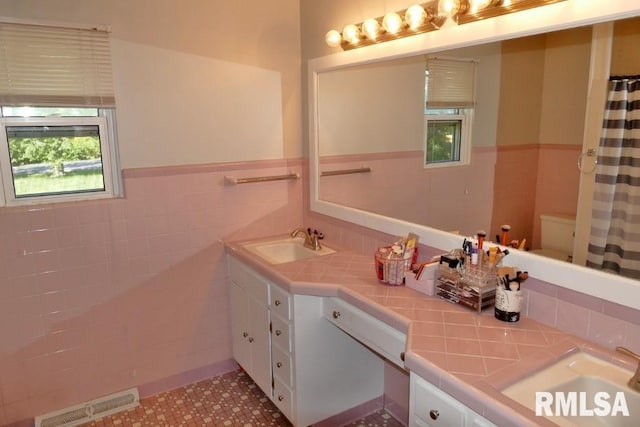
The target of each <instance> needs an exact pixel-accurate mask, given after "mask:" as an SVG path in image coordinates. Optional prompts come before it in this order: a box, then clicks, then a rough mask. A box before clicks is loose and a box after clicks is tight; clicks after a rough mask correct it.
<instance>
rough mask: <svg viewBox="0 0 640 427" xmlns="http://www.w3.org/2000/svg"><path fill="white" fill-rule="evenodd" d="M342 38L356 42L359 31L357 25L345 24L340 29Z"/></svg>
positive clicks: (358, 38) (358, 39) (352, 42)
mask: <svg viewBox="0 0 640 427" xmlns="http://www.w3.org/2000/svg"><path fill="white" fill-rule="evenodd" d="M342 38H343V39H345V40H346V41H348V42H349V43H351V44H356V43H358V42H359V41H360V31H359V30H358V27H356V26H355V25H353V24H349V25H346V26H345V27H344V28H343V30H342Z"/></svg>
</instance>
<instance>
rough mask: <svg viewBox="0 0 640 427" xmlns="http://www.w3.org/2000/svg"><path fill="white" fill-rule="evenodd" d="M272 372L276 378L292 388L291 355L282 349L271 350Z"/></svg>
mask: <svg viewBox="0 0 640 427" xmlns="http://www.w3.org/2000/svg"><path fill="white" fill-rule="evenodd" d="M271 359H272V365H273V366H272V370H273V376H274V378H278V379H280V380H281V381H282V382H283V383H284V384H286V385H287V386H289V387H291V386H292V383H291V377H292V375H291V355H290V354H289V353H288V352H285V351H284V350H282V349H281V348H280V347H275V346H274V347H272V349H271Z"/></svg>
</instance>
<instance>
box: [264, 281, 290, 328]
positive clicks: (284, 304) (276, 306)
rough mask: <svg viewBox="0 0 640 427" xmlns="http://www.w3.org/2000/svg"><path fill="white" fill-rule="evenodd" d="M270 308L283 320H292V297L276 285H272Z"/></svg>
mask: <svg viewBox="0 0 640 427" xmlns="http://www.w3.org/2000/svg"><path fill="white" fill-rule="evenodd" d="M269 307H270V308H271V311H272V312H274V313H277V314H278V315H280V316H282V318H284V319H287V320H291V296H290V295H289V294H288V293H287V292H285V291H283V290H282V289H280V288H279V287H277V286H275V285H271V297H270V298H269Z"/></svg>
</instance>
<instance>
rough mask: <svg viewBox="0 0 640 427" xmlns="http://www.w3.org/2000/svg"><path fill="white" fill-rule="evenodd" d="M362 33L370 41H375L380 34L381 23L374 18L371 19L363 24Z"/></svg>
mask: <svg viewBox="0 0 640 427" xmlns="http://www.w3.org/2000/svg"><path fill="white" fill-rule="evenodd" d="M362 32H363V33H364V35H365V36H366V37H367V38H368V39H369V40H375V39H376V38H377V37H378V34H380V23H378V21H377V20H375V19H373V18H369V19H367V20H365V21H364V22H363V23H362Z"/></svg>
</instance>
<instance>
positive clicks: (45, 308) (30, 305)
mask: <svg viewBox="0 0 640 427" xmlns="http://www.w3.org/2000/svg"><path fill="white" fill-rule="evenodd" d="M301 165H302V162H301V161H299V160H296V161H286V160H281V161H262V162H248V163H238V164H224V165H210V166H198V167H170V168H154V169H144V170H142V169H137V170H127V171H125V179H124V186H125V193H126V197H125V198H122V199H111V200H104V201H91V202H78V203H64V204H52V205H34V206H30V207H17V208H2V209H0V242H1V247H0V337H1V339H0V425H12V424H15V425H22V424H24V425H30V423H31V420H30V419H32V418H33V417H34V416H35V415H39V414H43V413H46V412H49V411H52V410H56V409H60V408H63V407H66V406H69V405H71V404H74V403H78V402H83V401H86V400H88V399H91V398H95V397H98V396H101V395H105V394H108V393H112V392H114V391H118V390H121V389H125V388H128V387H132V386H142V387H141V391H142V392H143V393H147V394H148V393H153V392H158V391H160V390H161V389H167V388H170V387H175V386H177V385H179V384H178V383H180V382H189V381H193V380H194V379H196V378H194V376H202V377H204V376H208V375H210V374H211V372H212V370H215V369H224V368H225V367H226V368H227V369H228V368H229V367H231V364H230V363H229V362H230V359H231V343H230V337H229V333H230V326H229V313H228V298H227V289H228V286H227V283H226V266H225V262H224V251H223V245H222V243H221V242H220V239H223V238H244V237H257V236H264V235H271V234H276V233H283V232H285V231H288V230H291V229H292V228H294V227H296V226H299V225H301V224H302V189H303V184H302V180H297V181H278V182H265V183H258V184H242V185H236V186H225V185H224V175H235V176H237V177H242V176H259V175H274V174H276V175H278V174H283V173H285V172H286V171H287V170H292V171H294V172H300V171H301Z"/></svg>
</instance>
